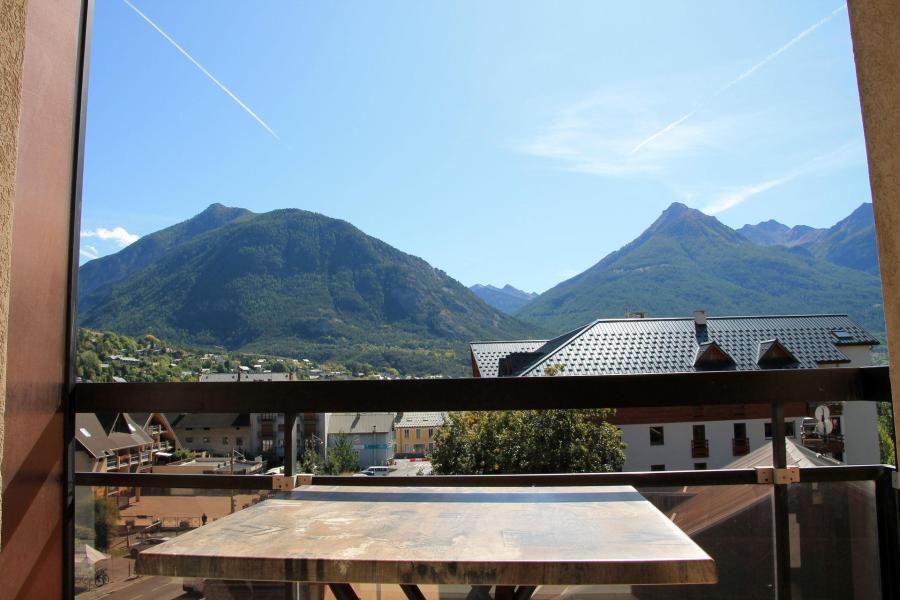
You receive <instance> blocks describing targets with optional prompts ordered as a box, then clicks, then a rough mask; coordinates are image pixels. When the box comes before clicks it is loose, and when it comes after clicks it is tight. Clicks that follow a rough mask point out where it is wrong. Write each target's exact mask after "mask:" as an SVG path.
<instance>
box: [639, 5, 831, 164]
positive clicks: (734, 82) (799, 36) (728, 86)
mask: <svg viewBox="0 0 900 600" xmlns="http://www.w3.org/2000/svg"><path fill="white" fill-rule="evenodd" d="M846 8H847V5H846V4H842V5H840V6H839V7H837V8H836V9H834V10H833V11H831V12H830V13H829V14H828V15H827V16H825V17H824V18H822V19H821V20H819V21H818V22H817V23H815V24H814V25H811V26H810V27H808V28H806V29H804V30H803V31H801V32H800V33H798V34H797V35H795V36H794V37H793V38H792V39H791V40H790V41H789V42H788V43H786V44H785V45H783V46H782V47H781V48H779V49H778V50H775V51H774V52H772V53H771V54H769V55H768V56H767V57H765V58H764V59H762V60H761V61H759V62H758V63H756V64H755V65H753V66H752V67H750V68H749V69H747V70H746V71H744V72H743V73H741V74H740V75H738V76H737V77H735V78H734V79H732V80H731V81H729V82H728V83H726V84H725V85H723V86H722V87H720V88H719V89H718V90H716V92H715V93H714V94H713V95H712V96H711V97H712V98H715V97H716V96H719V95H721V94H723V93H725V92H726V91H728V90H729V89H731V88H732V87H734V86H735V85H737V84H738V83H740V82H741V81H743V80H744V79H746V78H748V77H750V76H751V75H753V74H754V73H755V72H757V71H758V70H760V69H761V68H763V67H764V66H766V65H767V64H769V63H770V62H772V61H773V60H775V59H776V58H778V56H779V55H781V54H782V53H783V52H784V51H785V50H787V49H788V48H790V47H791V46H793V45H794V44H796V43H797V42H799V41H800V40H802V39H803V38H805V37H806V36H808V35H809V34H811V33H812V32H813V31H815V30H816V29H818V28H819V27H821V26H822V25H824V24H825V23H827V22H828V21H830V20H831V19H833V18H834V17H835V15H837V14H838V13H839V12H841V11H842V10H845V9H846ZM704 105H705V102H704V103H701V104H700V105H699V106H697V107H696V108H694V109H693V110H692V111H690V112H688V113H687V114H685V115H684V116H682V117H680V118H678V119H676V120H674V121H672V122H671V123H669V124H668V125H666V126H665V127H663V128H662V129H660V130H659V131H657V132H656V133H654V134H653V135H651V136H650V137H647V138H645V139H643V140H641V141H640V142H639V143H638V144H637V145H636V146H635V147H634V148H632V149H631V151H630V152H629V153H628V154H627V155H626V156H631V155H632V154H634V153H635V152H637V151H638V150H640V149H641V148H643V147H644V146H646V145H647V144H649V143H650V142H652V141H653V140H655V139H657V138H658V137H660V136H662V135H665V134H666V133H668V132H669V131H671V130H673V129H675V128H676V127H678V126H679V125H681V124H682V123H684V122H685V121H686V120H688V119H689V118H691V117H692V116H694V115H695V114H696V113H697V111H699V110H700V109H701V108H703V106H704Z"/></svg>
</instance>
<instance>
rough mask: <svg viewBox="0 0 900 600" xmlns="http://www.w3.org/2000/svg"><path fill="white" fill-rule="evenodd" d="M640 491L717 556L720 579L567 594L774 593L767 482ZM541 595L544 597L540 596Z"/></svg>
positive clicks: (661, 598)
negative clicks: (685, 583)
mask: <svg viewBox="0 0 900 600" xmlns="http://www.w3.org/2000/svg"><path fill="white" fill-rule="evenodd" d="M638 491H640V492H641V493H642V494H643V495H644V497H645V498H647V500H649V501H650V502H652V503H653V504H654V505H655V506H656V507H657V508H658V509H660V510H661V511H662V512H663V513H664V514H666V515H667V516H668V517H669V518H670V519H672V520H673V521H674V522H675V524H676V525H678V526H679V527H680V528H681V529H682V530H683V531H684V532H685V533H687V534H688V535H689V536H690V537H691V539H693V540H694V541H695V542H696V543H697V544H698V545H699V546H700V547H701V548H703V550H704V551H706V553H707V554H709V555H710V556H711V557H712V558H713V560H715V561H716V569H717V570H718V574H719V583H717V584H713V585H662V586H641V585H635V586H630V590H629V589H624V590H620V591H619V592H618V593H620V594H622V595H621V596H616V595H611V594H614V593H615V592H614V591H613V590H610V589H596V590H594V591H591V590H589V589H583V590H573V589H570V590H569V591H568V592H567V593H566V594H567V597H568V596H569V595H571V594H573V593H576V592H577V597H578V598H591V599H593V598H596V599H598V600H600V599H605V598H619V597H623V598H624V597H631V598H636V599H639V600H669V599H672V600H675V599H677V600H692V599H697V600H699V599H701V598H702V599H704V600H705V599H708V598H732V599H746V600H751V599H753V600H755V599H763V598H766V599H770V598H774V576H775V573H774V569H773V562H772V560H773V554H772V491H771V489H770V488H769V487H766V486H757V485H727V486H690V487H672V488H660V487H653V488H640V489H639V490H638ZM627 587H628V586H626V588H627ZM538 591H540V590H538ZM628 594H631V595H630V596H629V595H628ZM535 597H536V598H537V597H538V596H537V595H536V596H535ZM540 598H541V599H542V600H543V596H541V597H540Z"/></svg>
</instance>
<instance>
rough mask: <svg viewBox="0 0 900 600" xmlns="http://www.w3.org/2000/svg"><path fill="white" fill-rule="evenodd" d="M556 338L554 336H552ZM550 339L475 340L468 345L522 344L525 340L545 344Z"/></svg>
mask: <svg viewBox="0 0 900 600" xmlns="http://www.w3.org/2000/svg"><path fill="white" fill-rule="evenodd" d="M554 339H556V338H554ZM549 341H550V340H475V341H474V342H469V345H470V346H472V345H474V344H524V343H526V342H541V343H544V344H546V343H547V342H549Z"/></svg>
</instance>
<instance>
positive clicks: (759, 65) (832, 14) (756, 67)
mask: <svg viewBox="0 0 900 600" xmlns="http://www.w3.org/2000/svg"><path fill="white" fill-rule="evenodd" d="M846 8H847V5H846V4H842V5H840V6H838V7H837V8H836V9H834V10H833V11H831V12H830V13H829V14H828V15H827V16H826V17H824V18H823V19H822V20H820V21H819V22H817V23H816V24H814V25H812V26H810V27H809V28H807V29H804V30H803V31H801V32H800V33H798V34H797V35H796V36H794V38H793V39H791V41H789V42H788V43H787V44H785V45H784V46H782V47H781V48H779V49H778V50H776V51H775V52H773V53H771V54H770V55H768V56H767V57H765V58H764V59H762V60H761V61H759V62H758V63H756V64H755V65H753V66H752V67H750V68H749V69H747V70H746V71H744V72H743V73H741V74H740V75H738V76H737V77H735V78H734V79H732V80H731V81H729V82H728V83H726V84H725V85H723V86H722V87H721V88H719V90H718V91H717V92H716V93H715V94H713V96H718V95H719V94H722V93H723V92H726V91H728V89H730V88H731V87H733V86H735V85H736V84H738V83H740V82H741V81H743V80H744V79H746V78H748V77H750V76H751V75H753V74H754V73H755V72H757V71H758V70H760V69H761V68H763V67H764V66H766V65H767V64H769V63H770V62H772V61H773V60H775V59H776V58H778V56H779V55H780V54H781V53H782V52H784V51H785V50H787V49H788V48H790V47H791V46H793V45H794V44H796V43H797V42H799V41H800V40H802V39H803V38H805V37H806V36H808V35H809V34H811V33H812V32H813V31H815V30H816V29H818V28H819V27H821V26H822V25H824V24H825V23H827V22H828V21H830V20H831V19H833V18H834V17H835V16H836V15H837V14H838V13H839V12H841V11H842V10H845V9H846Z"/></svg>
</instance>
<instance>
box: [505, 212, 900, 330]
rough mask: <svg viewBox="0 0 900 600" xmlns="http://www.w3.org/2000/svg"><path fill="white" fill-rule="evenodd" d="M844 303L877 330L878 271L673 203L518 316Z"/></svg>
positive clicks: (820, 307)
mask: <svg viewBox="0 0 900 600" xmlns="http://www.w3.org/2000/svg"><path fill="white" fill-rule="evenodd" d="M698 308H703V309H706V310H707V311H708V312H709V313H710V314H713V315H740V314H787V313H827V312H839V313H848V314H849V315H850V316H851V317H853V318H855V319H857V320H858V321H860V323H862V324H863V325H865V326H866V327H868V328H870V329H871V330H872V332H873V333H875V334H881V332H883V331H884V317H883V314H882V307H881V286H880V282H879V280H878V278H877V277H875V276H873V275H870V274H867V273H864V272H861V271H858V270H855V269H850V268H845V267H841V266H838V265H835V264H832V263H830V262H827V261H826V260H824V259H822V258H818V257H816V256H814V255H813V254H812V253H811V252H810V251H809V250H806V249H803V248H793V249H792V248H786V247H782V246H761V245H758V244H755V243H753V242H751V241H749V240H748V239H746V238H745V237H743V236H742V235H740V234H738V233H737V232H736V231H734V230H733V229H731V228H729V227H727V226H725V225H723V224H722V223H720V222H719V221H718V220H717V219H715V218H713V217H710V216H707V215H705V214H703V213H701V212H700V211H697V210H693V209H690V208H688V207H686V206H684V205H683V204H678V203H676V204H673V205H671V206H670V207H669V208H668V209H666V211H665V212H663V214H662V216H660V217H659V219H657V220H656V222H654V223H653V224H652V225H651V226H650V228H648V229H647V230H646V231H645V232H644V233H643V234H641V236H640V237H638V238H637V239H635V240H634V241H633V242H631V243H630V244H628V245H626V246H624V247H623V248H622V249H620V250H618V251H616V252H613V253H611V254H609V255H608V256H607V257H605V258H604V259H603V260H601V261H600V262H599V263H597V264H596V265H594V266H593V267H591V268H590V269H588V270H587V271H584V272H583V273H581V274H579V275H577V276H575V277H573V278H572V279H569V280H567V281H564V282H562V283H560V284H559V285H557V286H556V287H554V288H552V289H550V290H548V291H547V292H545V293H543V294H541V295H540V296H539V297H538V298H537V299H535V300H533V301H532V302H530V303H529V304H528V305H526V306H525V307H524V308H523V309H522V310H521V311H519V312H518V313H517V316H519V317H521V318H522V319H524V320H528V321H530V322H533V323H536V324H539V325H541V326H543V327H545V328H550V329H552V330H554V331H563V330H565V329H567V328H572V327H576V326H578V325H582V324H584V323H588V322H590V321H591V320H593V319H597V318H600V317H621V316H624V315H625V312H626V311H627V310H642V311H646V312H647V313H648V314H650V315H653V316H687V315H690V314H691V311H693V310H694V309H698Z"/></svg>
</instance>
